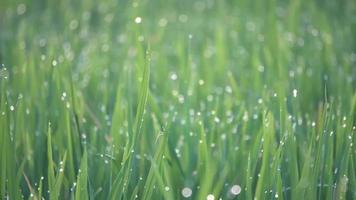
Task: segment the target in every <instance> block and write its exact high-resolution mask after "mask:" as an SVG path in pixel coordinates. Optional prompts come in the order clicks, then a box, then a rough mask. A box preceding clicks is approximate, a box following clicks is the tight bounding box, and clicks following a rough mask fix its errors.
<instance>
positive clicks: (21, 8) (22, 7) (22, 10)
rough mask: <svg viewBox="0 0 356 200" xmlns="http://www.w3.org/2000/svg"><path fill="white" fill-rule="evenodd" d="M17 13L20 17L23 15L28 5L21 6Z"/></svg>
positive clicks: (18, 7)
mask: <svg viewBox="0 0 356 200" xmlns="http://www.w3.org/2000/svg"><path fill="white" fill-rule="evenodd" d="M16 12H17V14H18V15H23V14H24V13H25V12H26V5H25V4H19V5H18V6H17V9H16Z"/></svg>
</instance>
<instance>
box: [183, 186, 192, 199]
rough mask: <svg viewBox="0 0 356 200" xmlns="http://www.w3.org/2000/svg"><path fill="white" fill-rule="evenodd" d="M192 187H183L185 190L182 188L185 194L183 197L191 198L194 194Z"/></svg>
mask: <svg viewBox="0 0 356 200" xmlns="http://www.w3.org/2000/svg"><path fill="white" fill-rule="evenodd" d="M192 193H193V192H192V189H190V188H189V187H185V188H183V190H182V195H183V197H185V198H189V197H190V196H192Z"/></svg>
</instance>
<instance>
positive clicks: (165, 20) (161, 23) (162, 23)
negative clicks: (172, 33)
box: [158, 18, 168, 27]
mask: <svg viewBox="0 0 356 200" xmlns="http://www.w3.org/2000/svg"><path fill="white" fill-rule="evenodd" d="M167 23H168V20H167V19H166V18H161V19H160V20H159V21H158V25H159V26H160V27H165V26H166V25H167Z"/></svg>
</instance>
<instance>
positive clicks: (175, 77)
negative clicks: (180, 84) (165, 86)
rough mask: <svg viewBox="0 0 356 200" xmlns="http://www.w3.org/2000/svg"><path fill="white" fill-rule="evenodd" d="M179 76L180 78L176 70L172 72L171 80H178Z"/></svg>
mask: <svg viewBox="0 0 356 200" xmlns="http://www.w3.org/2000/svg"><path fill="white" fill-rule="evenodd" d="M177 78H178V76H177V74H176V73H175V72H172V73H171V80H173V81H175V80H177Z"/></svg>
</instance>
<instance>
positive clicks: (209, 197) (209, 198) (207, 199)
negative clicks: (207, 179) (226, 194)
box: [206, 194, 215, 200]
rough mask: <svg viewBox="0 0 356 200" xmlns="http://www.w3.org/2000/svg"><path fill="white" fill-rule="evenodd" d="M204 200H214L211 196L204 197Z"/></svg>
mask: <svg viewBox="0 0 356 200" xmlns="http://www.w3.org/2000/svg"><path fill="white" fill-rule="evenodd" d="M206 200H215V197H214V195H212V194H208V196H207V197H206Z"/></svg>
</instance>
